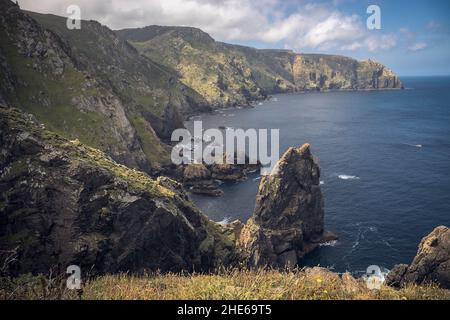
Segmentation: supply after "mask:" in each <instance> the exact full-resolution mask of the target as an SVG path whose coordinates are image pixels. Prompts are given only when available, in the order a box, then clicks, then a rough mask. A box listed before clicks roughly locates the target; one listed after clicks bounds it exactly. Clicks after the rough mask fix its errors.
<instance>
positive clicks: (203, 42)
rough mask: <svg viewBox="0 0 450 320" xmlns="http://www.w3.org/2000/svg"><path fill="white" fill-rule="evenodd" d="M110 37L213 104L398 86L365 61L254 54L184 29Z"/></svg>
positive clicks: (383, 69) (290, 53)
mask: <svg viewBox="0 0 450 320" xmlns="http://www.w3.org/2000/svg"><path fill="white" fill-rule="evenodd" d="M116 33H117V34H118V35H119V37H120V38H122V39H125V40H128V41H129V42H130V43H131V44H132V45H133V46H135V47H136V48H137V49H138V50H139V52H141V53H142V54H143V55H145V56H147V57H149V58H151V59H153V60H155V61H158V62H159V63H161V64H163V65H166V66H168V67H170V68H172V69H174V70H177V71H178V72H179V73H180V76H181V81H182V82H183V83H185V84H186V85H188V86H190V87H191V88H193V89H194V90H196V91H197V92H199V93H200V94H201V95H202V96H203V97H204V98H205V99H206V100H207V101H208V102H209V103H211V104H213V105H216V106H222V105H236V104H243V103H248V102H250V101H253V100H257V99H262V98H264V97H265V96H266V95H267V94H270V93H280V92H293V91H306V90H331V89H346V90H366V89H388V88H394V89H399V88H401V87H402V84H401V82H400V80H399V79H398V78H397V77H396V75H395V74H394V73H393V72H392V71H391V70H389V69H388V68H386V67H385V66H383V65H382V64H380V63H377V62H374V61H370V60H368V61H357V60H354V59H351V58H347V57H342V56H332V55H317V54H296V53H294V52H293V51H289V50H258V49H254V48H250V47H244V46H238V45H231V44H226V43H221V42H216V41H214V39H212V38H211V37H210V36H209V35H208V34H206V33H204V32H203V31H201V30H199V29H196V28H189V27H161V26H148V27H145V28H141V29H124V30H118V31H116Z"/></svg>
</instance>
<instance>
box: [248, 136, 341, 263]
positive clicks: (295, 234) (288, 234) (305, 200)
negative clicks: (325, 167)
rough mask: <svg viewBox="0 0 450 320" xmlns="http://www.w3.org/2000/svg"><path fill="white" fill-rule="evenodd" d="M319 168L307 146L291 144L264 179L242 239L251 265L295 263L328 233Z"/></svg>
mask: <svg viewBox="0 0 450 320" xmlns="http://www.w3.org/2000/svg"><path fill="white" fill-rule="evenodd" d="M319 178H320V169H319V166H318V163H317V160H316V159H315V158H314V157H313V156H312V155H311V152H310V147H309V145H308V144H305V145H303V146H302V147H300V148H289V149H288V150H287V151H286V153H285V154H284V155H283V156H282V157H281V159H280V160H279V161H278V162H277V164H276V166H275V168H274V169H273V171H272V173H271V175H269V176H264V177H262V179H261V182H260V185H259V190H258V194H257V196H256V206H255V210H254V212H253V216H252V218H251V219H250V220H249V221H248V222H247V224H246V225H245V227H244V228H243V230H242V232H241V235H240V239H239V243H240V245H241V246H242V248H243V251H244V252H247V254H248V259H249V264H250V265H251V266H261V265H273V266H286V265H290V266H295V265H296V264H297V263H298V261H299V260H300V259H301V258H302V257H303V256H304V255H305V254H306V253H308V252H309V251H311V250H312V249H314V248H315V247H316V246H317V245H318V244H319V243H320V242H322V241H325V240H326V239H325V238H327V240H331V238H332V236H331V235H326V236H325V235H324V210H323V197H322V193H321V191H320V186H319Z"/></svg>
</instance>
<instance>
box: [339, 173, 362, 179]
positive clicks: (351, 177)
mask: <svg viewBox="0 0 450 320" xmlns="http://www.w3.org/2000/svg"><path fill="white" fill-rule="evenodd" d="M338 178H339V179H341V180H359V179H360V178H359V177H357V176H350V175H347V174H340V175H338Z"/></svg>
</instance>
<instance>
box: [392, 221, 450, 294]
mask: <svg viewBox="0 0 450 320" xmlns="http://www.w3.org/2000/svg"><path fill="white" fill-rule="evenodd" d="M431 282H434V283H438V284H439V285H440V286H441V287H443V288H447V289H450V229H449V228H448V227H446V226H439V227H437V228H435V229H434V230H433V231H432V232H431V233H430V234H429V235H427V236H426V237H424V238H423V239H422V241H421V242H420V244H419V249H418V251H417V254H416V256H415V257H414V259H413V261H412V262H411V264H410V265H407V264H399V265H396V266H395V267H394V268H393V269H392V270H391V271H390V272H389V274H388V276H387V278H386V283H387V284H388V285H391V286H394V287H402V286H405V285H406V284H410V283H415V284H426V283H431Z"/></svg>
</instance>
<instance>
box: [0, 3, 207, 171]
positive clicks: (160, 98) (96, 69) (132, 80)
mask: <svg viewBox="0 0 450 320" xmlns="http://www.w3.org/2000/svg"><path fill="white" fill-rule="evenodd" d="M0 12H1V13H0V70H1V71H2V72H1V74H0V83H1V84H2V86H1V88H0V97H1V98H0V101H3V103H4V104H9V105H14V106H16V107H19V108H21V109H22V110H25V111H27V112H30V113H32V114H34V115H35V116H36V117H37V119H39V121H41V122H42V123H44V124H45V125H46V126H47V127H48V128H49V129H51V130H53V131H55V132H58V133H60V134H62V135H64V136H66V137H67V138H70V139H75V138H77V139H79V140H80V141H82V142H83V143H86V144H88V145H90V146H93V147H96V148H99V149H101V150H103V151H105V152H107V153H108V154H109V155H110V156H112V157H113V158H114V159H115V160H117V161H119V162H121V163H124V164H127V165H128V166H131V167H135V168H140V169H143V170H146V171H149V172H150V171H152V170H153V169H157V168H159V167H160V166H161V165H163V164H166V163H168V162H169V157H168V150H167V146H165V145H164V144H163V143H161V141H160V138H163V139H164V138H167V137H168V136H170V134H171V132H172V130H173V129H175V128H177V127H180V126H182V120H183V117H184V114H190V113H193V112H198V111H200V110H204V109H202V108H206V109H207V107H206V104H205V103H204V101H203V99H202V98H201V97H200V96H199V95H198V94H197V93H196V92H194V91H193V90H192V89H190V88H188V87H186V86H185V85H183V84H182V83H180V82H179V81H178V78H177V75H176V74H175V73H174V72H172V71H171V70H169V69H167V68H164V67H162V66H160V65H158V64H156V63H154V62H153V61H150V60H149V59H147V58H144V57H142V56H141V55H139V53H138V52H136V50H135V49H134V48H133V47H131V46H130V45H129V44H128V43H126V42H124V41H121V40H120V39H118V38H117V37H116V35H115V34H114V33H113V32H112V31H111V30H109V29H108V28H106V27H104V26H102V25H100V24H99V23H98V22H95V21H82V29H81V30H69V29H67V28H66V20H65V18H63V17H57V16H53V15H41V14H37V13H30V12H24V11H21V10H20V8H19V7H18V6H16V5H15V4H13V2H11V1H8V0H1V1H0Z"/></svg>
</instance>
